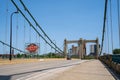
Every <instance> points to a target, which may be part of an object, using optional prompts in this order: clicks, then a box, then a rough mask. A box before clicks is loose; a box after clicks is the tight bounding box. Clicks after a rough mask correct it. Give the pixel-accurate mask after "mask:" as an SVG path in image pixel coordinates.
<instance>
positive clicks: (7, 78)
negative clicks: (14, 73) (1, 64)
mask: <svg viewBox="0 0 120 80" xmlns="http://www.w3.org/2000/svg"><path fill="white" fill-rule="evenodd" d="M10 79H11V76H4V75H3V76H2V75H0V80H10Z"/></svg>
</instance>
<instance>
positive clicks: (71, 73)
mask: <svg viewBox="0 0 120 80" xmlns="http://www.w3.org/2000/svg"><path fill="white" fill-rule="evenodd" d="M52 80H115V79H114V77H113V76H112V75H111V73H110V72H109V71H108V70H107V69H106V67H105V66H104V65H103V64H102V63H101V62H100V61H99V60H91V61H88V62H84V63H81V64H79V65H76V66H75V67H73V68H71V69H69V70H67V71H65V72H63V73H60V74H59V76H57V77H55V78H54V79H52Z"/></svg>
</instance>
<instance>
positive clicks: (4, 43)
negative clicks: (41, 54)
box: [0, 40, 27, 53]
mask: <svg viewBox="0 0 120 80" xmlns="http://www.w3.org/2000/svg"><path fill="white" fill-rule="evenodd" d="M0 43H2V44H3V45H6V46H8V47H10V45H9V44H7V43H5V42H3V41H1V40H0ZM11 47H12V48H13V49H15V50H17V51H20V52H23V53H27V52H25V51H22V50H20V49H18V48H15V47H13V46H11Z"/></svg>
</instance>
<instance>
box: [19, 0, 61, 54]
mask: <svg viewBox="0 0 120 80" xmlns="http://www.w3.org/2000/svg"><path fill="white" fill-rule="evenodd" d="M19 1H20V3H21V4H22V5H23V7H24V9H25V10H26V11H27V12H28V14H29V15H30V16H31V18H32V19H33V21H34V22H35V24H36V25H37V26H38V27H39V29H40V30H41V31H42V32H43V34H44V35H45V36H46V37H47V38H48V40H50V42H51V43H52V44H53V45H54V46H55V47H56V48H57V49H58V50H60V51H61V52H63V51H62V50H61V49H60V48H58V47H57V46H56V44H55V43H54V42H53V41H52V40H51V39H50V38H49V37H48V35H47V34H46V33H45V32H44V30H43V29H42V28H41V26H40V25H39V24H38V23H37V21H36V20H35V18H34V17H33V16H32V14H31V13H30V11H29V10H28V9H27V7H26V6H25V4H24V3H23V2H22V0H19Z"/></svg>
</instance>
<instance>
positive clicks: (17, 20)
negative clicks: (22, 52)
mask: <svg viewBox="0 0 120 80" xmlns="http://www.w3.org/2000/svg"><path fill="white" fill-rule="evenodd" d="M16 23H17V25H16V48H17V47H18V14H17V20H16Z"/></svg>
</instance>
